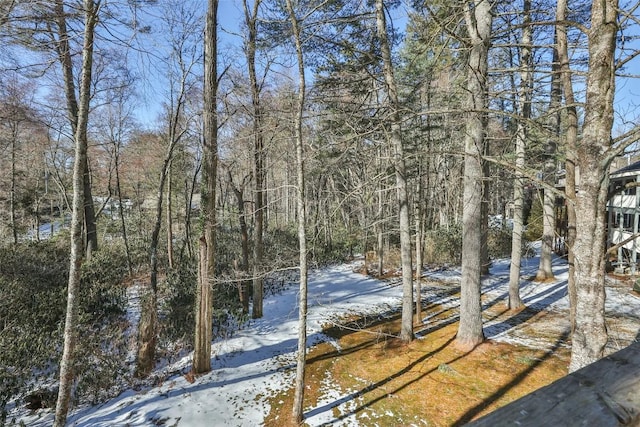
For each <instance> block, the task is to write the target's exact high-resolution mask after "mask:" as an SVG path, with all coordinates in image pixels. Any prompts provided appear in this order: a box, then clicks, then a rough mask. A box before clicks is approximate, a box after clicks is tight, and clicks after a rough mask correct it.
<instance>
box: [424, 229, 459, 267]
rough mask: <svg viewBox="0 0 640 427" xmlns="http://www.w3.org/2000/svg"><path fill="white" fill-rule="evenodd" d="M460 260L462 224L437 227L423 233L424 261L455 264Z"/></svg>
mask: <svg viewBox="0 0 640 427" xmlns="http://www.w3.org/2000/svg"><path fill="white" fill-rule="evenodd" d="M461 261H462V226H461V225H454V226H451V227H449V228H444V227H441V228H438V229H435V230H429V231H427V232H426V233H425V241H424V263H425V264H435V265H441V264H455V265H458V264H460V263H461Z"/></svg>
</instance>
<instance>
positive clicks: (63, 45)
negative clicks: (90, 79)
mask: <svg viewBox="0 0 640 427" xmlns="http://www.w3.org/2000/svg"><path fill="white" fill-rule="evenodd" d="M54 8H55V14H56V20H57V23H58V40H57V43H56V50H57V54H58V60H59V61H60V65H61V68H62V75H63V79H64V91H65V97H66V100H67V114H68V116H69V123H70V125H71V131H72V132H73V134H74V135H76V134H77V128H78V120H79V111H78V100H77V98H76V88H75V81H76V80H75V76H74V72H73V60H72V57H71V47H70V46H69V34H68V32H67V18H66V13H65V11H64V1H63V0H56V3H55V6H54ZM82 161H83V164H82V165H80V166H81V167H82V173H83V175H84V180H83V181H84V182H83V184H82V186H83V187H82V191H83V193H84V197H83V198H84V202H83V203H84V204H83V207H82V208H83V209H84V215H83V216H84V231H85V237H84V240H85V244H86V247H85V248H84V249H85V255H86V257H87V259H90V258H91V252H93V251H94V250H97V249H98V233H97V230H96V218H95V210H94V206H93V196H92V194H91V175H90V172H89V159H88V157H87V156H84V159H83V160H82Z"/></svg>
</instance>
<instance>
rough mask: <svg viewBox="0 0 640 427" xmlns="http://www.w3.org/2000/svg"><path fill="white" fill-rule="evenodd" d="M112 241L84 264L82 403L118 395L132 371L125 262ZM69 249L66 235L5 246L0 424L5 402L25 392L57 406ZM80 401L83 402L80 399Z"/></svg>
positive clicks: (0, 283)
mask: <svg viewBox="0 0 640 427" xmlns="http://www.w3.org/2000/svg"><path fill="white" fill-rule="evenodd" d="M122 253H123V251H121V250H120V248H118V247H115V246H113V247H110V246H105V247H103V248H102V249H101V250H100V251H98V252H95V253H94V256H93V257H92V259H91V261H90V262H85V263H84V264H83V268H82V279H81V285H80V286H81V289H82V292H81V296H80V307H79V320H80V324H79V326H78V334H79V342H80V343H81V345H79V346H78V350H77V351H78V353H77V355H76V357H77V359H76V368H75V369H76V372H77V377H76V392H75V398H76V400H77V402H79V401H82V402H90V403H94V402H98V401H101V400H103V399H104V398H105V397H107V396H111V395H112V392H114V390H115V388H117V387H116V385H117V383H118V382H119V381H121V380H122V378H123V376H124V375H125V373H126V365H125V360H126V357H125V355H124V352H126V347H125V345H124V342H123V340H122V336H123V334H122V332H123V328H124V327H125V324H126V321H125V319H124V313H125V306H126V295H125V289H124V286H123V285H122V281H123V279H124V276H125V274H126V268H125V267H123V266H126V260H124V259H123V255H121V254H122ZM68 254H69V248H68V246H67V245H66V244H65V243H64V242H63V241H62V240H60V239H57V240H56V239H54V240H52V241H46V242H39V243H25V244H20V245H17V246H9V247H2V248H0V322H1V326H2V331H1V333H0V349H2V350H1V351H0V382H2V384H3V385H4V386H3V387H2V388H0V414H1V417H0V425H1V424H4V423H5V422H6V406H7V404H8V403H9V402H10V401H11V400H13V399H14V398H16V397H20V396H26V397H27V400H28V401H29V405H31V407H33V408H34V409H36V408H37V407H38V406H40V407H42V406H51V405H52V404H53V403H54V402H51V401H50V400H51V398H50V397H47V398H41V399H40V398H38V396H51V395H55V383H56V381H57V377H58V369H59V368H58V362H59V360H60V356H61V352H62V343H63V329H64V316H65V312H66V290H67V280H68V271H69V258H68ZM77 402H76V403H77Z"/></svg>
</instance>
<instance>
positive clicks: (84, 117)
mask: <svg viewBox="0 0 640 427" xmlns="http://www.w3.org/2000/svg"><path fill="white" fill-rule="evenodd" d="M83 4H84V16H85V21H84V43H83V48H82V72H81V80H80V97H79V101H80V102H79V105H78V110H77V113H78V115H77V118H78V121H77V125H76V127H75V134H74V135H75V138H74V139H75V160H74V166H73V207H72V216H71V250H70V256H69V283H68V289H67V313H66V317H65V325H64V346H63V353H62V359H61V360H60V385H59V389H58V399H57V402H56V413H55V421H54V426H55V427H63V426H64V425H65V424H66V421H67V414H68V412H69V401H70V398H71V389H72V387H73V378H74V361H75V354H74V353H75V348H76V343H77V339H78V337H77V334H78V331H77V324H78V300H79V297H80V295H79V290H80V289H79V288H80V268H81V266H82V261H83V256H82V255H83V251H82V244H83V241H82V220H83V216H84V212H85V209H84V207H85V203H84V197H85V193H84V188H85V182H84V181H85V179H86V175H85V173H84V172H85V171H84V167H85V165H86V164H87V162H86V160H87V123H88V120H89V101H90V98H91V71H92V66H93V48H94V45H93V41H94V35H95V28H96V25H97V23H98V11H99V8H100V3H99V2H94V1H93V0H84V3H83ZM60 6H61V8H60V9H59V10H58V12H59V13H62V14H64V9H63V8H62V5H60Z"/></svg>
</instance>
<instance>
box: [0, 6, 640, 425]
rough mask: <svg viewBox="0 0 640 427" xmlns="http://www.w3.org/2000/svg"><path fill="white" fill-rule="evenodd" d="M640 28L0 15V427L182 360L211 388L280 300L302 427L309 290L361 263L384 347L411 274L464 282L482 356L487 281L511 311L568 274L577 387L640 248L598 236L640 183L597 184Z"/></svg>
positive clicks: (140, 10) (615, 22) (118, 10)
mask: <svg viewBox="0 0 640 427" xmlns="http://www.w3.org/2000/svg"><path fill="white" fill-rule="evenodd" d="M639 10H640V2H635V1H633V0H631V1H622V2H621V1H619V0H599V1H587V0H584V1H583V0H578V1H574V2H570V3H569V2H568V1H567V0H557V1H550V0H517V1H503V0H468V1H467V0H465V1H444V0H433V1H427V2H424V1H417V0H416V1H414V0H366V1H353V0H352V1H349V0H207V2H203V1H194V0H188V1H178V0H127V1H122V0H111V1H109V0H68V1H64V0H39V1H34V0H2V1H1V2H0V39H1V40H2V43H3V48H2V50H1V51H0V150H1V151H0V152H1V153H2V155H0V188H2V191H0V378H1V379H2V387H1V388H0V425H5V424H6V425H13V423H15V422H16V421H15V420H13V421H12V420H11V417H10V416H9V414H10V413H11V411H13V410H15V408H16V407H17V406H20V405H24V404H23V403H16V402H26V404H27V405H28V406H31V409H40V408H49V409H51V410H52V411H55V414H54V417H55V418H54V419H55V421H53V422H54V425H55V426H64V425H67V421H68V417H69V415H70V412H71V410H72V408H77V407H78V405H80V404H93V405H95V404H98V403H100V402H105V401H107V400H108V399H110V398H113V397H115V396H118V395H119V393H121V392H122V391H123V390H125V389H127V388H134V389H135V387H143V386H149V385H152V384H155V383H159V382H161V381H162V380H161V379H160V375H159V374H158V372H159V371H158V370H159V369H160V368H162V367H163V366H164V365H166V364H170V363H173V362H174V361H176V360H178V359H180V358H183V357H188V358H189V360H190V362H189V366H188V369H186V370H185V372H183V374H185V375H186V376H187V377H188V378H191V379H197V378H202V376H203V375H207V373H209V372H210V371H212V369H214V368H213V367H212V361H214V362H215V361H216V359H217V357H218V356H217V355H216V353H215V351H214V352H213V353H212V343H216V342H219V341H220V340H224V339H226V338H227V337H231V336H233V335H234V334H236V333H237V332H238V331H239V330H241V329H243V328H246V329H251V328H252V326H255V325H257V323H255V322H259V319H262V318H263V316H264V313H265V307H266V306H267V302H268V300H269V298H273V297H274V295H278V294H280V293H282V292H285V291H286V289H287V287H288V286H294V287H295V289H296V293H295V295H296V298H295V299H294V300H293V301H291V302H290V304H292V305H294V306H295V307H296V309H297V313H298V314H297V323H296V326H295V330H296V338H295V341H296V342H297V344H296V350H295V352H294V353H295V357H294V358H293V359H292V360H291V372H292V380H291V384H290V385H291V393H292V394H291V399H290V400H291V402H289V401H288V400H287V402H288V403H287V404H289V403H290V406H291V409H290V411H291V420H292V423H293V424H296V425H297V424H301V423H303V422H304V419H305V409H304V401H305V384H307V383H306V382H305V381H307V380H308V379H309V375H306V374H305V372H307V370H308V368H309V367H308V366H307V363H308V359H309V358H308V354H309V352H310V351H311V345H310V342H311V339H310V336H308V334H307V333H308V331H310V329H309V318H308V316H309V312H308V310H309V308H310V306H311V305H313V304H310V301H309V298H308V296H309V283H310V280H311V279H310V278H311V277H312V276H313V274H314V272H316V271H318V270H319V269H322V268H328V266H335V265H339V264H342V263H347V262H352V261H354V260H361V261H362V265H361V266H360V267H358V268H359V273H362V274H363V275H364V276H368V277H371V278H378V279H382V280H396V281H397V290H398V292H399V299H398V300H397V307H395V310H396V311H397V315H398V322H397V324H395V323H394V325H395V326H394V327H393V328H392V329H393V330H392V331H391V332H389V334H391V335H392V336H393V338H394V339H396V340H397V341H398V343H399V344H398V345H400V346H412V345H417V344H412V343H414V341H415V340H416V339H417V335H418V334H417V332H418V329H417V328H421V327H422V326H421V325H425V324H426V325H428V324H429V320H428V317H425V316H424V314H425V313H423V310H425V305H424V301H423V299H422V297H423V296H424V294H425V289H424V288H423V287H422V286H423V285H424V283H425V282H424V280H422V277H423V276H422V274H423V272H424V271H426V270H427V269H429V270H432V269H439V268H441V269H449V268H454V267H455V268H459V272H460V277H459V286H458V289H457V292H459V297H458V298H456V300H457V301H458V304H459V321H458V322H457V323H456V331H455V338H454V339H453V345H455V348H456V349H458V350H459V351H464V352H471V351H472V350H474V349H476V348H478V346H481V345H482V344H483V343H485V342H486V341H487V333H486V330H487V327H486V324H484V323H486V322H485V321H484V320H483V315H486V313H483V311H484V309H485V308H486V307H485V304H484V303H483V298H485V297H486V295H485V294H486V290H485V289H483V288H484V287H485V285H484V284H483V283H485V281H486V280H487V277H490V276H491V275H492V274H493V272H492V271H490V268H492V267H494V266H495V265H499V266H501V265H503V264H500V263H501V262H502V261H503V260H505V259H508V260H509V261H508V264H507V265H506V270H505V271H508V273H505V274H507V276H508V280H507V282H508V286H507V291H506V295H505V298H504V304H505V307H506V309H507V310H508V311H509V313H513V314H514V315H516V314H517V313H521V312H522V311H523V310H525V311H526V310H527V304H528V303H527V302H526V301H525V298H523V297H522V295H521V289H522V288H523V286H525V285H526V284H527V283H533V282H535V283H540V284H545V283H546V284H548V283H551V282H553V281H554V280H555V274H556V273H554V265H553V262H554V259H564V260H565V261H564V262H566V266H567V272H566V288H567V298H568V313H569V329H570V333H569V336H567V337H566V340H565V341H566V343H568V345H570V355H569V357H568V360H567V366H566V368H567V370H568V372H574V371H576V370H578V369H580V368H582V367H584V366H587V365H589V364H591V363H593V362H595V361H597V360H599V359H601V358H602V357H603V356H604V355H605V354H607V352H608V348H609V347H608V344H610V341H611V339H610V336H609V330H608V323H607V319H606V310H605V301H606V295H607V292H609V291H607V290H606V287H607V271H608V268H609V266H610V264H611V262H612V260H615V254H616V253H618V252H617V251H618V250H619V249H620V248H621V247H622V246H624V245H626V244H628V243H629V242H632V241H634V240H635V239H636V238H638V237H640V234H639V233H634V234H633V235H631V237H629V239H628V240H627V241H624V242H622V243H613V242H611V240H610V236H609V234H608V227H609V225H608V220H609V217H608V213H607V206H608V203H609V201H610V200H611V199H612V197H613V195H614V194H616V193H620V192H621V191H625V190H634V191H633V193H634V194H635V187H636V186H637V185H638V184H637V183H636V182H635V181H634V182H628V183H626V184H625V185H624V186H623V187H619V186H618V187H612V186H611V185H610V184H611V183H610V174H611V173H612V172H613V171H615V170H617V169H619V168H620V167H622V166H624V165H627V164H629V163H631V162H632V161H635V160H636V159H637V149H638V144H637V140H638V136H639V135H640V131H639V130H640V128H639V127H638V112H637V111H638V109H637V104H636V101H635V93H636V88H638V87H639V86H638V85H637V78H638V77H639V76H640V72H638V70H639V69H640V68H638V66H637V60H636V57H637V56H638V54H639V53H640V46H639V45H638V35H639V34H640V32H639V30H640V26H639V21H638V20H639V19H640V13H639ZM637 229H638V227H637V225H636V230H637ZM536 251H538V252H537V255H536V257H535V260H536V262H537V261H538V260H539V263H538V264H537V265H536V268H535V269H534V271H533V272H530V271H529V270H526V271H525V268H524V267H523V266H524V265H525V264H526V263H527V260H528V259H530V257H531V256H532V253H535V252H536ZM634 262H635V258H634ZM634 268H635V266H634ZM634 271H635V270H634ZM530 273H531V274H530ZM530 276H531V277H530ZM313 277H315V276H313ZM563 277H564V276H563ZM292 283H293V285H292ZM345 286H346V285H345ZM132 292H135V298H136V301H138V303H139V316H138V317H139V318H138V319H137V320H136V322H139V324H138V327H137V329H136V331H135V334H133V335H132V336H129V334H130V330H129V329H128V328H129V323H130V320H131V319H130V316H129V315H128V309H129V306H128V304H130V301H131V298H132V295H134V294H133V293H132ZM361 314H363V313H361ZM423 319H427V320H423ZM348 320H349V321H351V320H353V319H348ZM252 322H253V323H252ZM420 339H423V338H420ZM407 348H408V347H407ZM238 351H240V352H241V351H242V349H238ZM438 369H439V368H438ZM293 372H295V374H293ZM307 373H308V372H307ZM124 384H126V385H127V386H126V387H125V386H124ZM307 398H308V396H307ZM467 421H468V420H467ZM88 425H91V424H88ZM155 425H162V424H155ZM176 425H177V421H176ZM239 425H240V424H239Z"/></svg>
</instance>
